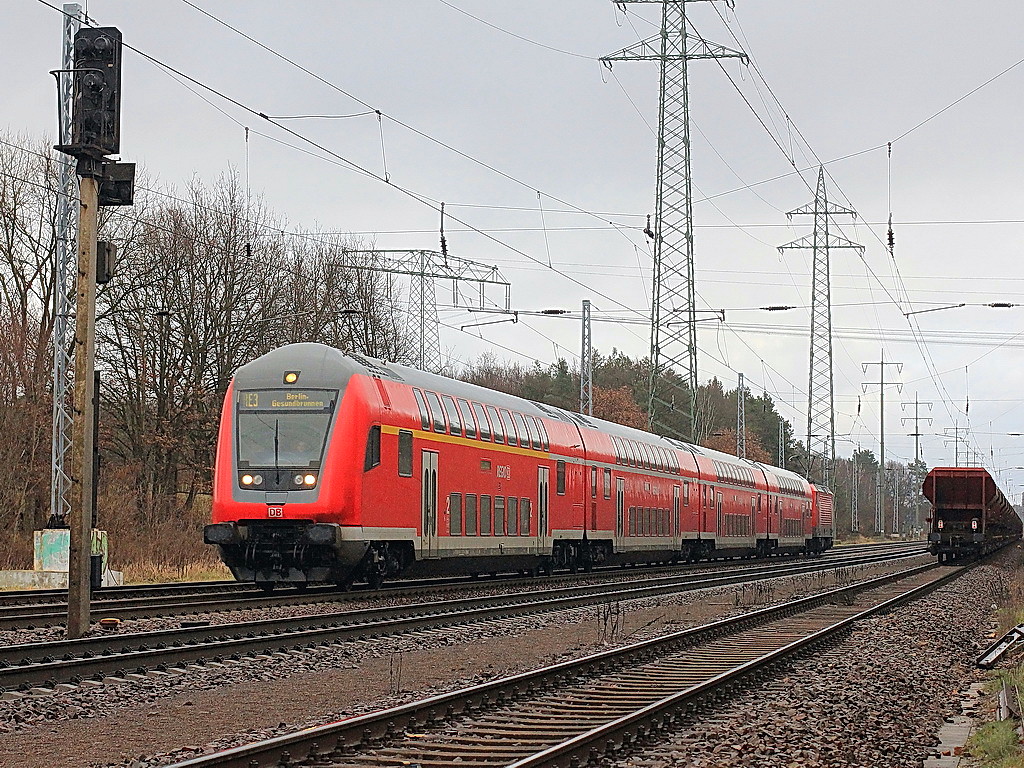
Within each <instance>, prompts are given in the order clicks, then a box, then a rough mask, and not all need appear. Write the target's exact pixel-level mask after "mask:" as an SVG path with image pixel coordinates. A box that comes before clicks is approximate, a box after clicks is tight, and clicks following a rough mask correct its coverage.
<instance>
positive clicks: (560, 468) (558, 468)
mask: <svg viewBox="0 0 1024 768" xmlns="http://www.w3.org/2000/svg"><path fill="white" fill-rule="evenodd" d="M555 493H556V494H558V495H559V496H565V461H564V460H563V459H559V460H558V461H557V462H556V463H555Z"/></svg>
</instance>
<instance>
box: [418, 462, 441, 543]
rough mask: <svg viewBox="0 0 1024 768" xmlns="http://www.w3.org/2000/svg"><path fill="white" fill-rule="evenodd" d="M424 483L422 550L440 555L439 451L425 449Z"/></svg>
mask: <svg viewBox="0 0 1024 768" xmlns="http://www.w3.org/2000/svg"><path fill="white" fill-rule="evenodd" d="M422 456H423V470H422V475H421V478H422V483H421V485H420V499H421V503H420V507H421V509H422V511H423V517H422V523H423V534H422V536H421V538H420V552H421V554H422V556H423V557H438V556H439V553H438V551H437V453H436V452H435V451H423V452H422Z"/></svg>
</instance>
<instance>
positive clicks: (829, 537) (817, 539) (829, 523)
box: [807, 484, 835, 554]
mask: <svg viewBox="0 0 1024 768" xmlns="http://www.w3.org/2000/svg"><path fill="white" fill-rule="evenodd" d="M834 501H835V499H834V497H833V495H832V491H831V490H829V489H828V488H826V487H825V486H824V485H815V484H812V485H811V538H810V541H809V542H808V544H807V549H808V552H810V553H812V554H816V553H820V552H824V551H825V550H827V549H831V548H832V541H833V537H834V536H835V528H834V525H835V521H834V519H833V505H834Z"/></svg>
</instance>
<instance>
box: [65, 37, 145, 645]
mask: <svg viewBox="0 0 1024 768" xmlns="http://www.w3.org/2000/svg"><path fill="white" fill-rule="evenodd" d="M70 74H71V75H72V103H73V107H72V119H71V135H70V142H68V143H62V144H59V145H57V147H56V148H57V149H58V150H60V151H61V152H63V153H64V154H67V155H70V156H72V157H74V158H75V159H76V160H77V166H76V172H77V174H78V176H79V177H80V179H81V181H80V184H79V188H80V189H79V210H78V249H77V250H78V275H77V279H76V283H75V285H76V287H75V299H76V304H75V339H74V348H75V355H74V359H75V370H74V373H75V375H74V389H73V395H72V413H73V421H72V425H71V453H70V456H71V489H70V502H71V504H70V528H71V530H70V546H69V551H68V622H67V634H68V637H69V638H76V637H81V636H82V635H84V634H85V633H86V632H87V631H88V630H89V607H90V606H89V601H90V598H91V581H90V575H91V570H92V569H91V555H92V538H93V534H92V532H93V520H94V516H95V508H94V501H95V495H94V487H93V486H94V483H95V482H96V478H95V474H94V473H95V466H96V465H95V459H94V450H95V444H94V434H95V422H94V419H95V408H96V402H95V394H96V393H95V381H94V378H93V376H94V372H95V365H96V282H97V277H99V275H98V274H97V273H98V271H99V269H98V267H99V264H98V259H97V250H98V244H97V234H98V231H97V230H98V226H99V208H100V206H101V205H131V204H132V199H133V190H134V182H135V165H134V164H133V163H120V162H114V161H112V160H109V159H108V156H109V155H116V154H119V153H120V148H121V32H120V31H119V30H117V29H116V28H114V27H95V28H94V27H87V28H83V29H79V30H78V31H77V32H76V33H75V40H74V61H73V66H72V67H71V71H70ZM104 245H105V247H104V248H103V252H104V254H105V255H108V256H110V257H111V258H110V259H109V261H110V262H112V261H113V258H112V257H113V252H114V249H113V247H112V246H107V245H106V244H104ZM107 261H108V259H107V258H105V259H104V262H105V263H104V264H103V272H104V275H103V278H102V279H103V280H104V281H105V280H106V279H107V274H106V273H107V272H108V271H109V270H110V268H111V266H112V264H111V263H106V262H107Z"/></svg>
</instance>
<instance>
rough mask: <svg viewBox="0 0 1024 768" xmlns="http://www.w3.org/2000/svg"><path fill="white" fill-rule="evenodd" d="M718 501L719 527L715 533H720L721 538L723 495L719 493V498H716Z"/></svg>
mask: <svg viewBox="0 0 1024 768" xmlns="http://www.w3.org/2000/svg"><path fill="white" fill-rule="evenodd" d="M716 501H717V505H716V506H717V511H718V527H717V528H716V529H715V531H716V532H717V533H718V535H719V536H721V535H722V494H721V493H719V494H718V496H717V497H716Z"/></svg>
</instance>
